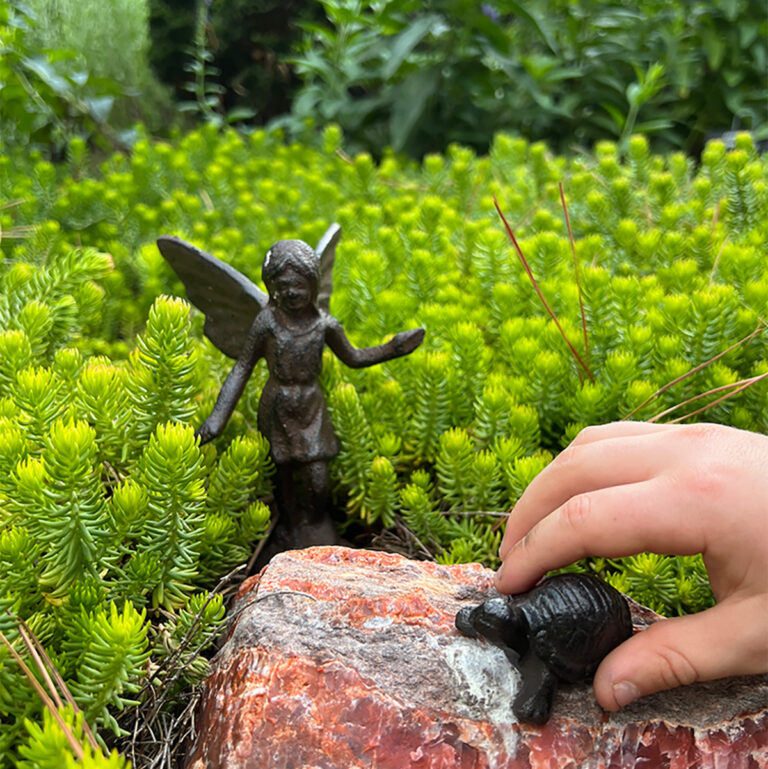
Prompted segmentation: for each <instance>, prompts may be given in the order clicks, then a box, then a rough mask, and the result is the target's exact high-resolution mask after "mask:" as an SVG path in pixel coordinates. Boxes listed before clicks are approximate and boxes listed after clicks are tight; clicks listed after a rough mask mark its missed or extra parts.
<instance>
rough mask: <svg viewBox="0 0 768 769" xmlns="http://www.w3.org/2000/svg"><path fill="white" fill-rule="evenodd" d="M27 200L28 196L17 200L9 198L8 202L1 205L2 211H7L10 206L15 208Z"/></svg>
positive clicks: (0, 209)
mask: <svg viewBox="0 0 768 769" xmlns="http://www.w3.org/2000/svg"><path fill="white" fill-rule="evenodd" d="M26 202H27V199H26V198H16V200H9V201H8V202H7V203H3V204H2V205H0V211H5V210H6V209H8V208H15V207H16V206H20V205H23V204H24V203H26Z"/></svg>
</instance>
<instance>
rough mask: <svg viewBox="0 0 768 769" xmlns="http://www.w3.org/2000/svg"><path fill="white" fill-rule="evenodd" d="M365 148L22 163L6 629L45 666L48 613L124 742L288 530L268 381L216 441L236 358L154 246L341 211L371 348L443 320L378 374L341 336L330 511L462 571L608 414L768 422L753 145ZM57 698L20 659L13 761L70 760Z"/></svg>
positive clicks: (352, 332)
mask: <svg viewBox="0 0 768 769" xmlns="http://www.w3.org/2000/svg"><path fill="white" fill-rule="evenodd" d="M341 145H342V137H341V134H340V132H339V131H338V130H337V129H336V128H334V127H329V128H327V129H326V130H325V132H324V133H323V135H322V137H320V138H319V139H318V140H317V141H316V142H315V145H310V144H291V143H286V142H285V141H284V139H283V137H282V136H281V134H280V133H279V132H274V131H272V132H265V131H256V132H254V133H253V134H251V135H250V136H243V135H240V134H238V133H236V132H234V131H231V130H228V131H224V132H223V133H222V132H218V131H217V130H216V129H215V128H214V127H212V126H207V127H204V128H201V129H200V130H198V131H195V132H192V133H189V134H185V135H177V136H174V137H173V138H172V139H171V140H170V141H167V142H165V141H150V140H149V139H148V138H147V137H143V138H140V140H139V141H138V142H137V144H136V145H135V147H134V149H133V151H132V152H131V153H130V154H127V155H125V154H116V155H114V156H111V157H108V158H107V159H106V160H104V161H103V163H102V164H101V166H100V168H99V170H98V172H95V173H94V175H91V176H88V175H84V174H83V173H82V167H83V165H82V157H81V154H82V153H79V154H78V152H76V149H77V148H76V147H73V148H72V150H73V151H72V153H71V159H70V160H69V161H67V163H65V164H63V165H60V166H53V165H51V164H49V163H47V162H45V161H43V160H42V159H40V157H38V156H35V155H34V154H28V155H26V156H17V155H14V156H13V157H11V156H9V155H0V251H2V256H3V261H2V264H1V265H0V585H1V586H2V587H1V588H0V631H2V633H3V634H4V635H5V637H6V638H8V639H9V641H10V643H11V644H13V645H14V648H15V649H16V650H17V652H18V653H19V654H20V655H22V657H24V656H25V655H26V651H25V648H24V646H23V645H22V644H21V641H20V635H19V633H18V621H17V620H19V619H21V620H23V621H24V622H25V623H26V625H27V626H28V627H29V629H30V630H31V631H32V632H33V633H34V634H35V636H36V637H37V638H39V639H40V641H41V643H42V644H43V645H44V646H45V648H46V649H47V650H48V653H49V655H50V656H51V658H52V659H53V661H54V662H55V664H56V665H57V667H58V668H59V669H60V670H61V672H62V676H63V677H64V679H65V680H66V682H67V683H68V685H69V687H70V688H71V690H72V693H73V695H74V698H75V701H76V702H77V704H78V705H79V707H80V708H81V710H82V712H83V714H84V716H85V718H86V719H87V721H88V722H89V723H91V725H93V726H95V727H97V728H101V729H102V731H103V734H105V735H106V734H109V732H110V730H111V731H112V732H119V731H120V729H121V710H122V709H124V708H125V707H126V706H127V705H129V704H130V702H131V701H136V700H137V699H140V698H141V696H142V693H141V689H142V687H143V686H145V685H146V684H147V682H150V683H151V681H152V680H153V676H156V675H158V674H157V673H156V671H157V670H158V667H159V666H162V665H163V661H164V660H168V659H169V658H171V657H173V658H174V659H177V660H181V661H182V662H183V666H184V674H183V675H184V677H185V678H184V681H186V682H187V683H191V682H194V681H198V680H199V679H200V677H201V676H202V675H203V674H204V669H205V662H204V660H203V659H202V658H200V656H199V654H197V655H196V654H195V652H197V651H199V649H200V648H201V647H202V646H203V645H204V643H205V639H207V638H210V636H211V633H212V632H213V631H214V630H215V628H216V627H217V625H218V623H220V622H221V619H222V613H223V606H222V604H221V602H220V599H209V596H208V593H209V591H211V590H212V589H213V588H214V586H215V585H216V583H217V582H218V580H219V579H220V578H221V577H222V576H223V575H224V574H225V573H226V572H227V571H228V570H230V569H231V568H232V567H234V566H235V565H237V564H238V563H243V562H245V561H246V560H247V559H248V557H249V555H250V552H251V549H252V545H253V543H254V541H255V540H257V539H258V538H260V537H262V536H263V535H264V533H265V531H266V530H267V528H268V526H269V508H268V506H267V505H266V504H265V501H266V500H267V498H268V496H269V493H270V491H271V481H270V478H271V475H272V473H273V470H274V468H273V466H272V464H271V461H270V459H269V454H268V447H267V444H266V441H265V440H264V438H263V437H261V436H260V435H259V434H258V433H257V431H256V429H255V424H256V408H257V403H258V399H259V394H260V391H261V387H262V386H263V383H264V379H265V369H264V367H263V366H261V367H257V369H256V371H255V372H254V375H253V377H252V380H251V382H250V383H249V385H248V387H247V388H246V391H245V393H244V395H243V397H242V399H241V401H240V403H239V405H238V408H237V410H236V411H235V414H234V415H233V417H232V419H231V420H230V423H229V425H228V427H227V429H226V431H225V432H224V434H223V435H222V436H221V437H220V438H219V439H218V440H217V441H216V442H215V443H214V444H213V445H207V446H205V447H203V448H202V449H201V448H200V446H199V445H198V444H197V442H196V441H195V439H194V428H195V427H196V426H197V425H199V424H200V422H201V421H202V419H203V418H204V417H205V416H206V415H207V413H209V411H210V409H211V407H212V405H213V403H214V401H215V398H216V394H217V392H218V389H219V388H220V386H221V383H222V382H223V379H224V377H225V376H226V374H227V371H228V369H229V367H230V366H231V362H230V361H228V360H226V359H225V358H224V357H223V356H222V355H220V354H219V353H218V352H217V351H216V350H214V349H213V347H212V346H211V345H210V343H209V342H207V340H205V339H204V336H203V334H202V318H201V317H200V315H199V314H198V313H196V312H193V311H191V310H190V307H189V305H188V304H186V302H184V301H182V300H180V299H173V298H170V297H172V296H180V295H183V293H182V288H181V286H180V284H179V283H178V282H177V281H176V279H175V277H174V276H173V274H172V273H171V271H170V270H169V268H168V267H167V265H166V264H165V263H164V261H163V260H162V258H161V257H160V256H159V254H158V253H157V249H156V247H155V245H154V242H153V241H154V238H155V237H156V236H157V235H159V234H161V233H164V232H167V233H170V234H176V235H179V236H181V237H184V238H186V239H187V240H190V241H192V242H194V243H196V244H197V245H199V246H200V247H201V248H204V249H206V250H208V251H210V252H211V253H213V254H215V255H217V256H220V257H222V258H224V259H226V260H227V261H229V262H230V263H231V264H233V265H234V266H235V267H236V268H237V269H239V270H241V271H242V272H244V273H245V274H247V275H249V276H250V277H251V278H252V279H253V280H255V281H258V277H259V274H260V266H261V261H262V259H263V255H264V253H265V252H266V251H267V249H268V248H269V246H270V245H271V244H272V243H273V242H274V241H276V240H278V239H281V238H286V237H299V238H302V239H304V240H306V241H308V242H310V243H314V242H316V241H317V240H318V238H319V237H320V236H321V235H322V233H323V232H324V231H325V228H326V227H327V225H328V224H329V223H330V222H332V221H338V222H340V223H341V225H342V227H343V230H344V236H343V238H342V240H341V243H340V245H339V247H338V249H337V258H336V264H335V270H334V290H333V296H332V300H331V311H332V312H333V314H334V315H335V316H337V317H338V318H339V319H340V320H341V321H342V323H343V324H344V326H345V329H346V330H347V333H348V335H349V336H350V338H351V340H352V341H353V343H354V344H355V345H357V346H364V345H369V344H378V343H380V342H381V341H382V340H383V338H385V337H386V336H387V335H389V334H391V333H394V332H396V331H398V330H402V329H405V328H409V327H414V326H417V325H423V326H424V327H425V328H426V330H427V336H426V340H425V342H424V345H423V347H422V348H420V349H419V350H418V351H417V352H416V353H414V354H413V355H411V356H409V357H408V358H404V359H399V360H394V361H390V362H389V363H387V364H384V365H382V366H377V367H373V368H369V369H356V370H352V369H348V368H346V367H345V366H343V365H341V364H340V363H339V362H338V361H336V360H335V359H334V358H333V356H332V355H331V354H330V353H329V352H327V353H326V356H325V359H324V370H323V375H322V385H323V387H324V389H325V391H326V395H327V399H328V404H329V408H330V411H331V414H332V418H333V421H334V425H335V428H336V431H337V434H338V436H339V438H340V442H341V452H340V454H339V456H338V457H337V458H336V459H335V460H334V462H333V463H332V467H331V472H332V479H333V481H334V487H335V493H336V497H335V499H336V503H337V507H338V509H339V511H340V512H341V513H345V514H346V516H347V520H348V521H349V522H351V523H355V524H357V527H356V530H359V529H360V528H361V527H362V528H364V529H365V530H367V531H370V530H373V531H379V530H381V529H383V528H392V529H398V530H402V529H403V528H407V529H408V530H410V531H411V532H412V534H413V536H414V537H415V538H416V539H417V540H418V542H419V543H420V544H421V546H422V548H423V549H421V550H420V552H423V551H424V549H426V550H427V551H428V552H430V553H431V554H432V555H433V557H435V558H436V559H437V560H440V561H442V562H444V563H458V562H463V561H473V560H479V561H481V562H484V563H486V564H487V565H489V566H493V565H494V564H495V563H496V553H497V549H498V545H499V541H500V537H501V532H502V526H503V520H504V515H505V513H506V512H507V511H508V510H510V509H511V507H512V506H513V505H514V503H515V502H516V500H517V499H518V498H519V497H520V495H521V494H522V493H523V491H524V490H525V488H526V486H527V485H528V484H529V483H530V481H531V480H532V479H533V478H534V477H535V476H536V474H537V473H538V472H539V471H540V470H541V469H543V468H544V467H545V466H546V465H547V464H548V462H550V461H551V460H552V458H553V456H555V455H556V454H557V453H558V452H559V451H560V450H562V448H563V447H564V446H565V445H567V443H568V442H569V441H570V440H571V439H572V438H573V437H574V436H575V435H576V434H577V433H578V431H579V430H580V429H581V428H582V427H583V426H585V425H587V424H596V423H597V424H599V423H604V422H608V421H611V420H616V419H621V418H623V417H626V416H628V415H630V414H632V415H633V418H635V419H650V418H653V417H655V416H656V415H658V414H660V413H662V412H664V411H666V410H668V409H672V411H670V412H669V413H668V414H666V415H665V416H663V417H661V418H662V420H669V419H673V418H677V417H686V415H688V414H692V416H690V417H688V418H689V420H703V419H708V420H711V421H715V422H720V423H725V424H731V425H734V426H736V427H740V428H744V429H749V430H755V431H759V432H766V431H768V332H766V331H765V321H766V318H767V317H768V262H767V261H766V257H765V255H766V251H767V247H768V158H767V157H766V156H761V155H760V154H759V153H758V152H757V151H756V149H755V147H754V145H753V143H752V141H751V139H750V138H749V137H748V136H747V135H740V136H738V137H737V139H736V142H735V148H734V149H732V150H727V149H726V147H725V145H724V144H723V143H722V142H719V141H713V142H710V144H708V145H707V147H706V148H705V150H704V152H703V154H702V159H701V163H700V164H698V165H694V164H693V163H692V162H691V161H690V160H689V159H688V158H687V157H685V156H683V155H681V154H673V155H668V156H660V155H654V154H652V153H651V152H650V151H649V148H648V143H647V141H646V140H645V139H644V138H643V137H642V136H633V137H631V138H629V139H628V141H627V143H626V151H622V150H620V149H619V146H618V145H617V144H615V143H608V142H605V143H601V144H598V145H597V146H596V147H595V148H594V152H593V153H592V154H590V155H586V154H584V155H578V156H576V157H573V158H569V159H566V158H564V157H560V156H554V155H552V154H550V152H549V151H548V149H547V148H546V146H544V145H543V144H538V143H534V144H531V143H528V142H526V141H525V140H523V139H520V138H516V137H513V136H508V135H503V134H500V135H498V136H497V137H496V138H495V140H494V143H493V146H492V148H491V151H490V153H489V155H488V156H484V157H478V156H476V155H475V154H474V153H473V152H472V151H470V150H468V149H466V148H463V147H459V146H455V145H454V146H451V147H450V148H449V150H448V151H447V153H446V154H445V155H427V156H426V157H425V158H424V161H423V163H422V164H420V165H417V164H415V163H414V162H412V161H407V160H402V159H399V158H397V157H395V156H394V155H392V154H387V155H385V157H384V159H383V160H382V161H381V162H380V163H378V164H376V163H374V162H373V160H372V159H371V157H369V156H368V155H365V154H361V155H357V156H354V157H350V156H348V155H347V154H346V153H345V152H344V151H343V149H342V146H341ZM560 184H562V186H563V189H564V192H565V196H566V199H567V205H568V212H569V217H570V227H571V230H572V233H573V241H574V251H575V260H576V265H577V267H578V275H579V283H578V284H577V282H576V279H575V276H576V268H575V265H574V253H573V252H572V248H571V242H570V237H569V231H568V227H567V226H566V223H565V220H564V217H563V208H562V203H561V199H560V187H559V185H560ZM494 198H495V199H496V200H497V201H498V204H499V207H500V209H501V210H502V211H503V212H504V214H505V216H506V218H507V220H508V221H509V223H510V226H511V227H512V229H513V230H514V233H515V235H516V238H517V240H518V243H519V246H520V250H521V252H522V254H523V255H524V259H525V261H526V264H527V268H528V270H530V273H531V275H533V277H534V278H535V280H536V282H537V285H538V287H539V289H540V291H541V293H542V294H543V295H544V296H545V297H546V299H547V302H548V304H549V305H550V307H551V309H552V311H553V314H554V315H555V316H556V317H557V318H558V321H559V324H560V329H558V327H557V326H556V324H555V322H554V321H553V319H552V317H551V316H550V314H549V313H548V312H547V311H546V310H545V308H544V306H543V304H542V302H541V300H540V298H539V297H538V296H537V294H536V291H535V290H534V288H533V286H532V284H531V279H530V277H529V274H528V272H527V271H526V268H525V267H524V265H523V264H522V263H521V260H520V258H519V256H518V254H517V253H516V251H515V249H514V248H513V247H512V245H511V244H510V243H509V242H508V240H507V237H506V234H505V232H504V227H503V225H502V223H501V221H500V220H499V218H498V215H497V213H496V211H495V208H494ZM6 203H7V204H12V205H7V204H6ZM3 233H12V237H9V236H4V235H3ZM580 296H581V301H582V302H583V307H584V318H585V326H586V335H585V334H584V332H583V328H582V317H581V312H580ZM761 324H762V325H761ZM756 330H757V333H753V332H755V331H756ZM564 335H565V336H567V338H568V340H569V342H570V343H571V345H572V346H573V348H574V349H575V350H576V351H577V352H578V354H579V356H580V358H581V359H582V361H583V364H584V365H582V364H580V363H579V362H578V361H577V359H576V357H575V356H574V355H573V354H572V352H571V350H569V347H568V346H567V344H566V343H565V341H564V339H563V336H564ZM715 356H719V357H718V358H717V360H716V361H715V362H713V363H711V364H710V365H706V366H705V365H702V364H705V363H706V362H707V361H709V360H710V359H712V358H713V357H715ZM587 369H588V371H589V374H590V376H588V375H587ZM690 372H693V373H690ZM686 374H690V375H688V376H684V375H686ZM745 383H748V386H745ZM703 393H709V394H707V395H706V396H705V397H699V396H701V395H702V394H703ZM723 395H732V396H733V397H728V398H725V399H723ZM704 406H710V408H708V410H706V411H703V412H701V413H694V412H696V411H697V410H698V409H700V408H701V407H704ZM574 568H580V569H585V570H588V571H592V572H595V573H598V574H601V575H602V576H604V577H605V578H606V579H608V580H609V581H611V582H612V583H613V584H615V585H617V586H618V587H620V588H621V589H623V590H626V591H627V592H628V593H629V594H630V595H634V596H635V597H636V598H638V600H641V601H644V602H645V603H648V604H649V605H651V606H653V607H654V608H656V609H657V610H659V611H661V612H663V613H666V614H674V613H683V612H689V611H695V610H699V609H701V608H704V607H706V606H708V605H710V603H711V601H712V596H711V592H710V590H709V586H708V582H707V580H706V574H705V571H704V568H703V565H702V563H701V559H700V558H699V557H687V558H676V557H671V556H668V555H665V554H659V555H654V554H650V555H649V554H642V555H638V556H634V557H632V558H625V559H618V560H615V561H608V560H604V559H590V560H587V561H584V562H582V563H580V564H579V565H577V566H575V567H574ZM184 681H182V680H178V681H176V682H175V683H174V686H176V687H180V686H183V685H184ZM41 709H42V708H41V705H40V702H39V700H38V699H37V696H36V695H35V694H34V692H33V691H32V689H31V688H30V686H29V683H28V681H27V679H26V678H25V676H24V675H23V673H22V672H21V670H20V668H19V667H18V665H16V663H15V662H14V660H13V659H12V657H11V655H10V652H9V651H8V650H7V649H6V647H4V646H2V647H0V756H2V758H0V767H5V766H10V765H12V764H11V763H10V762H11V761H15V760H19V761H27V762H34V761H37V762H38V763H37V764H35V763H28V764H22V765H24V766H26V765H29V766H33V765H40V766H45V765H47V764H46V763H45V761H46V760H47V759H45V756H46V755H47V754H46V751H49V750H51V749H52V748H50V746H51V745H58V744H59V742H57V741H58V740H60V735H59V733H58V732H57V731H56V730H57V729H58V728H59V727H58V725H56V724H55V722H54V721H51V720H50V717H48V716H46V717H44V718H42V719H41V715H40V711H41ZM64 717H65V718H69V720H70V722H71V724H72V729H73V730H74V731H75V732H77V729H78V728H79V727H78V726H77V724H78V722H77V719H76V717H75V716H73V715H72V714H70V715H69V716H64ZM28 724H32V726H28ZM6 756H8V758H7V759H6ZM33 756H35V758H33ZM89 760H90V759H89ZM93 761H94V763H93V765H94V766H102V765H103V766H112V765H114V766H119V765H120V764H119V763H115V762H117V761H118V759H117V758H115V759H112V758H99V759H98V761H100V762H102V763H95V762H96V761H97V759H96V758H94V759H93ZM110 761H111V762H112V763H107V762H110Z"/></svg>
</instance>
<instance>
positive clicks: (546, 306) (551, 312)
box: [493, 195, 595, 383]
mask: <svg viewBox="0 0 768 769" xmlns="http://www.w3.org/2000/svg"><path fill="white" fill-rule="evenodd" d="M493 204H494V205H495V206H496V210H497V211H498V212H499V216H500V217H501V221H502V222H504V226H505V227H506V229H507V234H508V235H509V239H510V240H511V241H512V245H514V247H515V251H517V255H518V257H519V258H520V262H521V264H522V265H523V268H524V269H525V272H526V273H527V275H528V279H529V280H530V281H531V285H532V286H533V288H534V290H535V291H536V293H537V294H538V297H539V299H540V300H541V303H542V304H543V305H544V309H546V311H547V312H548V313H549V317H550V318H552V320H553V321H554V322H555V326H557V330H558V331H559V332H560V336H562V337H563V339H564V340H565V343H566V344H567V345H568V349H569V350H570V351H571V354H572V355H573V357H574V358H575V360H576V362H577V363H578V364H579V365H580V366H581V368H582V370H583V371H584V373H585V374H586V375H587V377H589V381H590V382H592V383H594V381H595V377H594V374H593V373H592V372H591V371H590V370H589V366H587V364H586V363H585V362H584V360H583V358H582V357H581V355H579V352H578V350H577V349H576V348H575V347H574V346H573V345H572V344H571V340H570V339H568V336H567V335H566V333H565V330H564V329H563V327H562V326H561V325H560V321H559V320H558V319H557V315H555V312H554V310H553V309H552V308H551V307H550V306H549V302H548V301H547V300H546V298H545V297H544V294H543V293H542V292H541V289H540V288H539V284H538V281H537V280H536V278H535V277H534V275H533V272H532V271H531V267H530V265H529V264H528V260H527V259H526V258H525V255H524V254H523V251H522V249H521V248H520V244H519V243H518V242H517V238H516V237H515V233H514V232H512V228H511V227H510V226H509V222H508V221H507V219H506V217H505V216H504V214H503V213H502V210H501V208H500V206H499V201H498V200H497V199H496V196H495V195H494V197H493Z"/></svg>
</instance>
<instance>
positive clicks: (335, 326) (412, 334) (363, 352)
mask: <svg viewBox="0 0 768 769" xmlns="http://www.w3.org/2000/svg"><path fill="white" fill-rule="evenodd" d="M423 340H424V329H423V328H413V329H411V330H410V331H401V332H400V333H399V334H395V335H394V336H393V337H392V339H390V340H389V341H388V342H385V343H384V344H379V345H376V346H375V347H360V348H358V347H353V346H352V344H351V343H350V341H349V339H347V335H346V334H345V333H344V329H343V328H342V326H341V323H339V321H337V320H336V319H335V318H329V321H328V325H327V327H326V331H325V341H326V344H327V345H328V347H330V348H331V350H332V351H333V353H334V354H335V355H336V357H337V358H338V359H339V360H340V361H341V362H342V363H345V364H346V365H347V366H349V367H350V368H365V367H366V366H373V365H375V364H376V363H384V361H387V360H392V358H399V357H401V356H402V355H408V354H410V353H412V352H413V351H414V350H415V349H416V348H417V347H418V346H419V345H420V344H421V343H422V341H423Z"/></svg>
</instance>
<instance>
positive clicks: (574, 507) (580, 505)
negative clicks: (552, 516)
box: [560, 494, 592, 531]
mask: <svg viewBox="0 0 768 769" xmlns="http://www.w3.org/2000/svg"><path fill="white" fill-rule="evenodd" d="M591 509H592V498H591V496H590V495H589V494H577V495H576V496H573V497H571V498H570V499H569V500H568V501H567V502H566V503H565V504H564V505H563V506H562V507H561V508H560V518H561V519H562V521H563V523H564V524H565V525H567V526H568V527H569V528H571V529H575V530H577V531H580V530H581V529H582V528H583V527H584V524H585V522H586V521H587V520H588V519H589V514H590V512H591Z"/></svg>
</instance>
